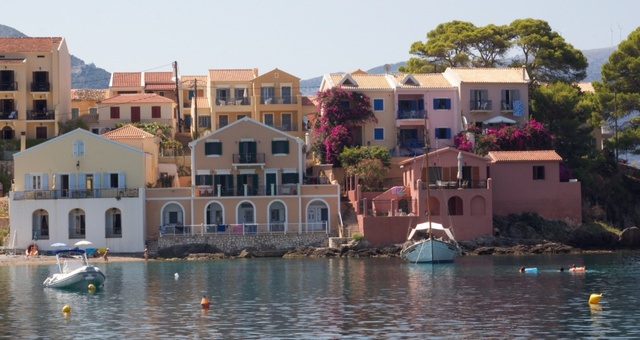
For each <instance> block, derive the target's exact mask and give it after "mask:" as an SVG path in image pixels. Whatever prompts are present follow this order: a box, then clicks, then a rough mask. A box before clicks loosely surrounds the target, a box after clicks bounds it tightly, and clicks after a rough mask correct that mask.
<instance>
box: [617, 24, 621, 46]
mask: <svg viewBox="0 0 640 340" xmlns="http://www.w3.org/2000/svg"><path fill="white" fill-rule="evenodd" d="M618 30H619V31H620V39H619V40H618V44H619V43H621V42H622V27H620V23H618Z"/></svg>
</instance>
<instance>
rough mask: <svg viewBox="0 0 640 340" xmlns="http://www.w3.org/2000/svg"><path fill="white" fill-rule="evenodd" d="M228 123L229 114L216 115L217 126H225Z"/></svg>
mask: <svg viewBox="0 0 640 340" xmlns="http://www.w3.org/2000/svg"><path fill="white" fill-rule="evenodd" d="M227 125H229V116H227V115H221V116H218V128H221V127H225V126H227Z"/></svg>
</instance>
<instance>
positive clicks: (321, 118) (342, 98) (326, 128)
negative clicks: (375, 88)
mask: <svg viewBox="0 0 640 340" xmlns="http://www.w3.org/2000/svg"><path fill="white" fill-rule="evenodd" d="M317 101H318V104H317V106H316V109H317V110H318V113H319V114H318V116H317V117H318V118H317V119H318V121H317V122H316V123H315V124H314V133H315V140H314V142H313V148H314V150H316V151H317V152H318V153H319V154H320V157H321V160H322V161H323V162H324V163H334V164H335V163H336V162H337V161H338V155H339V154H340V152H341V151H342V148H344V147H345V146H352V145H353V142H354V141H353V140H352V137H351V136H352V133H353V130H354V129H355V128H356V127H357V126H361V125H363V124H364V123H367V122H377V119H376V117H375V115H374V114H373V110H372V109H371V102H370V100H369V97H367V96H365V95H364V94H362V93H360V92H352V91H346V90H344V89H342V88H340V87H335V88H330V89H327V90H325V91H323V92H318V97H317Z"/></svg>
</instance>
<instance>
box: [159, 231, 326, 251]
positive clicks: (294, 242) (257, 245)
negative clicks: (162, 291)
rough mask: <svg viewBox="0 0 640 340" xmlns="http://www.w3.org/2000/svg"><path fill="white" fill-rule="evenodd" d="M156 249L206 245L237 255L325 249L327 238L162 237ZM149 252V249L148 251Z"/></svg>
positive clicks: (317, 236)
mask: <svg viewBox="0 0 640 340" xmlns="http://www.w3.org/2000/svg"><path fill="white" fill-rule="evenodd" d="M157 242H158V249H164V248H170V247H173V246H179V245H185V244H208V245H210V246H212V247H216V248H218V249H220V250H221V251H223V252H224V253H225V254H237V253H240V252H241V251H242V250H243V249H247V248H253V249H256V250H257V251H269V250H286V249H293V248H296V247H301V246H311V247H327V246H328V244H329V238H328V236H327V235H326V234H301V235H250V236H247V235H215V236H206V235H205V236H201V235H194V236H162V237H160V238H159V239H158V241H157ZM150 252H151V249H150Z"/></svg>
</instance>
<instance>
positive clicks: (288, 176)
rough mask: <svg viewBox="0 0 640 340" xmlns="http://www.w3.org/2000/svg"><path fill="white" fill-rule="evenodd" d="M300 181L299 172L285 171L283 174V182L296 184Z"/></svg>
mask: <svg viewBox="0 0 640 340" xmlns="http://www.w3.org/2000/svg"><path fill="white" fill-rule="evenodd" d="M296 183H298V173H295V172H285V173H283V174H282V184H296Z"/></svg>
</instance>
